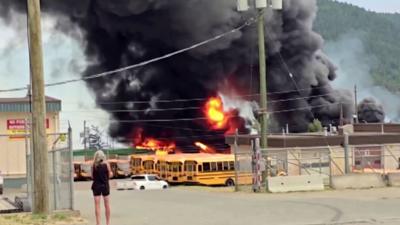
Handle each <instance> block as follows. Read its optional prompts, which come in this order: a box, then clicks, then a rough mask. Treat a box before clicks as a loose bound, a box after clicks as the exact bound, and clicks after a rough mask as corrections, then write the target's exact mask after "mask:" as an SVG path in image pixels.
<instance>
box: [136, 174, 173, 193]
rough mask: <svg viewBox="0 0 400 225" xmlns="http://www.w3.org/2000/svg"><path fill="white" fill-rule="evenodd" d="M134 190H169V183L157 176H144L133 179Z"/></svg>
mask: <svg viewBox="0 0 400 225" xmlns="http://www.w3.org/2000/svg"><path fill="white" fill-rule="evenodd" d="M131 179H132V185H133V189H135V190H160V189H167V188H168V187H169V186H168V183H167V182H165V181H163V180H162V179H160V178H159V177H157V176H156V175H150V174H143V175H134V176H132V177H131Z"/></svg>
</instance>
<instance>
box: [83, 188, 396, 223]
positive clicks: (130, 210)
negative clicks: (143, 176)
mask: <svg viewBox="0 0 400 225" xmlns="http://www.w3.org/2000/svg"><path fill="white" fill-rule="evenodd" d="M85 186H87V187H88V185H87V184H84V185H82V184H79V187H78V188H77V189H78V190H77V191H76V208H77V209H79V210H81V213H82V215H83V216H84V217H86V218H88V219H89V221H91V224H94V222H93V221H94V217H93V215H94V213H93V200H92V197H91V193H90V191H88V190H89V189H87V190H84V189H85V188H86V187H85ZM83 187H85V188H83ZM111 204H112V210H113V212H112V224H115V225H133V224H140V225H185V224H190V225H214V224H215V225H260V224H271V225H280V224H282V225H322V224H335V225H336V224H352V225H355V224H356V225H357V224H360V225H364V224H384V225H398V224H400V213H399V212H400V189H395V188H387V189H376V190H361V191H327V192H318V193H291V194H252V193H227V192H221V191H219V189H208V188H195V187H175V188H172V189H170V190H167V191H113V192H112V201H111Z"/></svg>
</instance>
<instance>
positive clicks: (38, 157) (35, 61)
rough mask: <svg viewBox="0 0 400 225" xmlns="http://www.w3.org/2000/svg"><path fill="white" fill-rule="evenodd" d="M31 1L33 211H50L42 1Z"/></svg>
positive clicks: (29, 10) (29, 12)
mask: <svg viewBox="0 0 400 225" xmlns="http://www.w3.org/2000/svg"><path fill="white" fill-rule="evenodd" d="M27 1H28V2H27V3H28V4H27V5H28V27H29V30H28V35H29V37H28V39H29V58H30V72H31V86H32V110H33V111H32V128H31V129H32V130H31V134H32V143H33V146H32V147H33V151H32V153H33V185H34V186H33V199H32V200H33V213H35V214H48V213H49V210H50V209H49V172H48V159H47V154H48V152H47V136H46V127H45V123H46V122H45V120H46V102H45V93H44V75H43V50H42V32H41V21H40V19H41V16H40V0H27Z"/></svg>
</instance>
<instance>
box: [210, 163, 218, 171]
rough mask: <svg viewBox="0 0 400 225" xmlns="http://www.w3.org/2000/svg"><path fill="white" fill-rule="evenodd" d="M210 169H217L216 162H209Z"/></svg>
mask: <svg viewBox="0 0 400 225" xmlns="http://www.w3.org/2000/svg"><path fill="white" fill-rule="evenodd" d="M211 171H217V163H216V162H212V163H211Z"/></svg>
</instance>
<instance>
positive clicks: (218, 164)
mask: <svg viewBox="0 0 400 225" xmlns="http://www.w3.org/2000/svg"><path fill="white" fill-rule="evenodd" d="M217 170H218V171H222V170H223V168H222V162H218V163H217Z"/></svg>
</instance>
